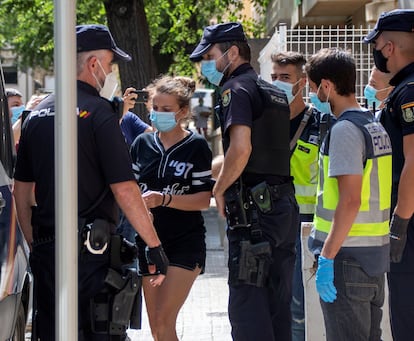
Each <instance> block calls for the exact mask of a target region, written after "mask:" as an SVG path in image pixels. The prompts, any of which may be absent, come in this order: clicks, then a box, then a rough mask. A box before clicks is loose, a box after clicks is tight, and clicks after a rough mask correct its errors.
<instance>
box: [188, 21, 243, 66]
mask: <svg viewBox="0 0 414 341" xmlns="http://www.w3.org/2000/svg"><path fill="white" fill-rule="evenodd" d="M226 41H247V39H246V36H245V35H244V31H243V26H242V25H241V24H240V23H237V22H229V23H223V24H217V25H211V26H207V27H206V28H204V32H203V37H202V38H201V41H200V43H199V44H198V45H197V47H196V48H195V49H194V51H193V53H191V55H190V60H191V61H193V62H198V61H200V60H201V58H202V56H203V54H205V53H206V52H207V51H208V50H209V49H210V47H211V46H212V45H213V44H216V43H223V42H226Z"/></svg>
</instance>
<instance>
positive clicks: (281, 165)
mask: <svg viewBox="0 0 414 341" xmlns="http://www.w3.org/2000/svg"><path fill="white" fill-rule="evenodd" d="M247 76H249V77H251V76H250V75H247ZM256 83H257V86H258V88H259V93H260V95H261V98H262V101H263V112H262V114H261V115H260V116H259V117H258V118H257V119H255V120H254V121H253V124H252V130H251V143H252V152H251V155H250V158H249V161H248V163H247V165H246V167H245V170H244V171H245V172H249V173H254V174H268V175H280V176H289V175H290V167H289V158H290V150H289V125H290V123H289V122H290V118H289V116H290V111H289V104H288V102H287V99H286V95H285V93H284V92H283V91H282V90H280V89H279V88H277V87H275V86H274V85H272V84H270V83H268V82H266V81H264V80H262V79H260V78H258V79H257V80H256Z"/></svg>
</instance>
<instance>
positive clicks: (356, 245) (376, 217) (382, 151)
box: [311, 111, 391, 273]
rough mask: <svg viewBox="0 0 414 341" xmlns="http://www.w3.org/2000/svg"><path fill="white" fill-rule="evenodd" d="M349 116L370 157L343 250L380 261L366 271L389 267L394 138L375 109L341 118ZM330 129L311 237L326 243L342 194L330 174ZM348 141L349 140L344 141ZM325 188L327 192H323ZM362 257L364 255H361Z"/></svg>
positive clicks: (367, 260)
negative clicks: (375, 116)
mask: <svg viewBox="0 0 414 341" xmlns="http://www.w3.org/2000/svg"><path fill="white" fill-rule="evenodd" d="M343 120H348V121H350V122H352V123H353V124H355V125H356V126H357V127H358V128H359V129H360V130H361V131H362V133H363V135H364V140H365V146H366V147H365V148H366V149H365V151H366V160H365V164H364V171H363V175H362V191H361V206H360V209H359V212H358V214H357V216H356V218H355V221H354V223H353V224H352V227H351V229H350V231H349V233H348V236H347V238H346V239H345V241H344V242H343V244H342V248H341V250H345V249H349V250H348V251H349V252H350V253H351V254H353V255H354V256H355V258H356V259H358V260H359V261H361V259H362V261H361V262H362V263H363V264H364V263H369V264H370V265H372V264H371V263H372V262H376V263H375V264H376V265H375V267H374V269H372V267H367V268H364V270H365V271H367V272H369V271H370V270H373V271H375V270H378V269H379V270H378V272H379V273H381V272H384V271H386V270H387V269H388V264H389V261H388V262H384V261H385V260H386V259H388V257H389V254H388V252H389V251H388V244H389V237H388V232H389V216H390V198H391V142H390V139H389V137H388V135H387V133H386V132H385V129H384V127H383V126H382V125H381V124H379V123H378V122H375V119H374V117H373V116H372V115H371V113H368V112H361V111H347V112H345V113H343V114H342V115H341V116H340V117H339V119H338V121H343ZM330 135H331V132H328V135H327V136H326V138H325V140H324V142H323V144H322V146H321V151H320V158H319V167H320V170H319V179H318V180H319V181H318V191H317V192H318V198H317V207H316V212H315V219H314V224H315V230H314V231H313V233H312V235H311V239H314V240H315V241H319V242H320V243H323V242H324V241H325V239H326V237H327V236H328V233H329V232H330V230H331V225H332V221H333V217H334V214H335V210H336V207H337V205H338V200H339V194H338V184H337V180H336V178H330V177H329V176H328V165H329V140H330ZM344 143H346V141H344ZM321 188H322V189H323V192H321ZM360 257H361V259H360Z"/></svg>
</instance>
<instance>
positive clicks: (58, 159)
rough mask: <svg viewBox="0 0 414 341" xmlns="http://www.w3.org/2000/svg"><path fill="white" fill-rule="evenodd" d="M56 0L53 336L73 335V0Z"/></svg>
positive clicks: (63, 339) (67, 339)
mask: <svg viewBox="0 0 414 341" xmlns="http://www.w3.org/2000/svg"><path fill="white" fill-rule="evenodd" d="M54 5H55V13H54V16H55V24H54V39H55V55H54V57H55V62H54V64H55V75H56V105H55V113H56V114H55V185H56V189H55V195H56V201H55V212H56V251H55V255H56V264H55V266H56V315H55V316H56V340H59V341H76V340H78V234H77V227H78V204H77V202H78V176H77V174H78V173H77V172H78V167H77V165H78V158H77V115H76V103H77V98H76V97H77V94H76V37H75V25H76V15H75V13H76V11H75V10H76V0H54Z"/></svg>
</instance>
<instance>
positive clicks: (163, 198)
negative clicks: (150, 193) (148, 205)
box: [161, 193, 165, 206]
mask: <svg viewBox="0 0 414 341" xmlns="http://www.w3.org/2000/svg"><path fill="white" fill-rule="evenodd" d="M164 201H165V194H164V193H162V202H161V206H164Z"/></svg>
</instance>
